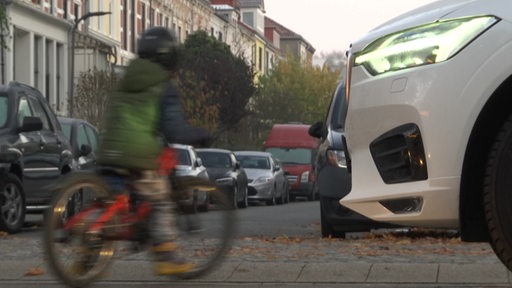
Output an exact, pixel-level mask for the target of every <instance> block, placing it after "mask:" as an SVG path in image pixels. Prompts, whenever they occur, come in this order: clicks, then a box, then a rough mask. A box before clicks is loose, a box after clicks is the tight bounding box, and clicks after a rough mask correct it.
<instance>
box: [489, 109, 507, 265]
mask: <svg viewBox="0 0 512 288" xmlns="http://www.w3.org/2000/svg"><path fill="white" fill-rule="evenodd" d="M511 173H512V116H510V117H509V118H508V120H507V121H506V122H505V124H503V126H502V128H501V130H500V133H499V134H498V136H497V137H496V140H495V141H494V145H493V147H492V150H491V153H490V155H489V159H488V162H487V169H486V177H485V183H484V209H485V215H486V217H487V225H488V227H489V234H490V237H491V247H492V248H493V250H494V252H495V253H496V255H497V256H498V258H499V259H500V260H501V262H503V264H505V266H507V268H508V269H509V270H512V229H510V228H511V227H512V210H511V209H510V203H512V193H510V191H511V190H512V177H511V176H512V175H511Z"/></svg>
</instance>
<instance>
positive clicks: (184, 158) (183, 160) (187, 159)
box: [176, 149, 192, 166]
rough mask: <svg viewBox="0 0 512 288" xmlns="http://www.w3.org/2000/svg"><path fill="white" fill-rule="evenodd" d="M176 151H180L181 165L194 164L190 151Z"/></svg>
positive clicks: (178, 151) (177, 150)
mask: <svg viewBox="0 0 512 288" xmlns="http://www.w3.org/2000/svg"><path fill="white" fill-rule="evenodd" d="M176 152H177V153H178V159H179V164H180V165H187V166H191V165H192V160H190V155H189V154H188V151H187V150H186V149H176Z"/></svg>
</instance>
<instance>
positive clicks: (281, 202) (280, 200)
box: [274, 188, 284, 205]
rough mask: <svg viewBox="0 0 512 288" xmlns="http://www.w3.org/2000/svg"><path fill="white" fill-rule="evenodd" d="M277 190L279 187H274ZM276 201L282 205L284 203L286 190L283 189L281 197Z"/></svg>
mask: <svg viewBox="0 0 512 288" xmlns="http://www.w3.org/2000/svg"><path fill="white" fill-rule="evenodd" d="M274 190H276V191H277V188H274ZM276 201H277V202H276V203H277V204H279V205H281V204H284V191H282V190H281V194H279V198H277V199H276Z"/></svg>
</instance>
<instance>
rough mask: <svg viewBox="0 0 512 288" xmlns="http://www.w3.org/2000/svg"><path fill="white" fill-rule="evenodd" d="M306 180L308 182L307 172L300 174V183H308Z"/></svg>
mask: <svg viewBox="0 0 512 288" xmlns="http://www.w3.org/2000/svg"><path fill="white" fill-rule="evenodd" d="M308 180H309V171H304V172H302V174H301V175H300V182H301V183H305V182H308Z"/></svg>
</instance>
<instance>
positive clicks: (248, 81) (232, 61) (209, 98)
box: [178, 30, 255, 138]
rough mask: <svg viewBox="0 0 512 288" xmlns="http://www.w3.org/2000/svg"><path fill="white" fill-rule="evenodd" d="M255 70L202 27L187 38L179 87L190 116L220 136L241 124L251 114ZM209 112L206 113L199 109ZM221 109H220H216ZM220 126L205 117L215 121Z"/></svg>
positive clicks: (214, 134)
mask: <svg viewBox="0 0 512 288" xmlns="http://www.w3.org/2000/svg"><path fill="white" fill-rule="evenodd" d="M253 77H254V73H253V70H252V67H251V66H249V65H247V63H246V62H245V60H244V59H243V58H241V57H237V56H235V55H233V53H232V52H231V50H230V48H229V46H228V45H226V44H225V43H223V42H220V41H218V40H216V39H215V38H213V37H211V36H209V35H208V34H207V33H206V32H205V31H203V30H198V31H196V32H194V33H193V34H190V35H189V36H188V37H187V40H186V41H185V43H184V49H183V58H182V61H181V64H180V72H179V77H178V78H179V80H178V84H179V85H178V87H179V88H180V91H181V92H182V94H183V102H184V105H183V106H184V108H185V111H186V113H187V114H188V118H189V119H192V120H191V121H196V123H202V124H203V125H200V126H203V127H208V126H210V128H211V129H213V130H210V132H211V133H212V135H213V136H214V138H217V137H218V136H219V135H221V134H223V135H226V134H225V132H226V131H229V130H231V129H233V128H235V127H236V126H237V124H238V123H239V122H240V121H241V120H242V119H243V118H244V117H245V116H246V115H247V103H248V101H249V99H250V98H251V97H252V96H253V94H254V91H255V87H254V82H253V81H254V78H253ZM205 110H206V111H208V113H209V114H208V116H207V117H206V119H200V118H204V117H205V115H202V114H200V113H198V112H200V111H205ZM215 110H217V111H215ZM213 118H216V125H212V124H213V123H211V122H203V121H205V120H208V121H213Z"/></svg>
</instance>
